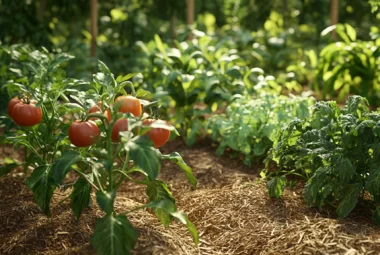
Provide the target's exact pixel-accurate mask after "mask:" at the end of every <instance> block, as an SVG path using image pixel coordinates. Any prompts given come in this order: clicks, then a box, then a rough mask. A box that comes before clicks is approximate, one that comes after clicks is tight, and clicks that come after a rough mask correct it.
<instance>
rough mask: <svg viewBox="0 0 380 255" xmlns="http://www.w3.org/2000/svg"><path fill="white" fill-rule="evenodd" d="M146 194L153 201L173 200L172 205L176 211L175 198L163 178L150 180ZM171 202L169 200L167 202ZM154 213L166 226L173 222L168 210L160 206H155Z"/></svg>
mask: <svg viewBox="0 0 380 255" xmlns="http://www.w3.org/2000/svg"><path fill="white" fill-rule="evenodd" d="M146 194H147V195H148V197H149V200H150V201H151V202H154V204H155V203H156V202H160V201H163V200H164V201H171V204H170V206H174V208H173V211H176V210H177V209H176V207H175V199H174V197H173V195H172V193H171V192H170V190H169V188H168V186H167V185H166V183H164V182H163V181H161V180H155V181H152V182H150V181H148V182H147V186H146ZM166 203H169V202H166ZM154 213H155V214H156V216H157V218H158V219H159V220H160V221H161V223H162V224H163V225H164V226H168V225H169V224H170V223H171V222H172V217H171V216H170V214H169V213H168V212H167V210H163V209H162V208H160V207H157V208H155V210H154Z"/></svg>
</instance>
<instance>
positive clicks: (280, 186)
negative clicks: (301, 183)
mask: <svg viewBox="0 0 380 255" xmlns="http://www.w3.org/2000/svg"><path fill="white" fill-rule="evenodd" d="M285 186H286V177H285V176H281V177H274V178H273V179H271V180H270V181H268V183H267V188H268V193H269V196H270V197H275V198H280V197H281V196H282V194H283V193H284V189H285Z"/></svg>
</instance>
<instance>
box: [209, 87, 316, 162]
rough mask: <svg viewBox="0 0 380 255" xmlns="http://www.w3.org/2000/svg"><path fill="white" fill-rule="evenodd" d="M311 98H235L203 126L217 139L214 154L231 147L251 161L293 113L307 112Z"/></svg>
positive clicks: (259, 154)
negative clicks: (217, 143) (217, 145)
mask: <svg viewBox="0 0 380 255" xmlns="http://www.w3.org/2000/svg"><path fill="white" fill-rule="evenodd" d="M313 102H314V100H313V98H308V97H297V96H290V97H288V96H282V95H273V94H262V95H260V96H259V97H257V98H256V97H254V98H252V97H250V96H246V97H243V98H237V99H236V100H235V101H233V102H232V103H231V104H230V105H229V106H228V107H227V109H226V113H225V114H216V115H214V116H212V117H211V118H210V119H208V121H207V124H206V128H207V129H208V130H209V132H211V137H212V139H213V140H214V141H218V142H219V147H218V149H217V154H218V155H222V154H223V153H224V151H225V149H226V148H227V147H228V148H231V149H233V150H234V151H235V154H237V155H239V154H243V155H244V163H245V164H247V165H251V164H252V161H253V160H254V158H257V157H262V156H264V155H265V153H266V152H267V151H268V149H269V148H271V147H272V144H273V141H274V140H275V137H276V133H277V132H278V131H279V130H280V129H281V127H283V126H284V125H285V124H286V123H288V122H289V121H290V120H291V119H293V118H294V117H297V118H300V119H304V118H306V117H308V115H309V106H310V105H312V104H313Z"/></svg>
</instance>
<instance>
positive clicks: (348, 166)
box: [332, 158, 356, 185]
mask: <svg viewBox="0 0 380 255" xmlns="http://www.w3.org/2000/svg"><path fill="white" fill-rule="evenodd" d="M332 170H333V172H335V173H336V174H337V176H338V178H339V180H341V184H342V185H344V184H345V183H349V181H350V180H351V179H352V178H353V176H354V174H355V173H356V169H355V166H353V165H352V163H351V161H350V160H349V159H347V158H340V159H338V160H337V162H336V163H335V165H334V166H333V167H332Z"/></svg>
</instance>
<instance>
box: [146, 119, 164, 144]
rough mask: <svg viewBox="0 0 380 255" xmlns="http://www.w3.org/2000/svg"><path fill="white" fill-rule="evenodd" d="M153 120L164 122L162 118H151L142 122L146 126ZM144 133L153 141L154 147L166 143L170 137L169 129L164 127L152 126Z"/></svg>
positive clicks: (153, 121)
mask: <svg viewBox="0 0 380 255" xmlns="http://www.w3.org/2000/svg"><path fill="white" fill-rule="evenodd" d="M155 122H164V121H162V120H153V119H146V120H144V121H143V124H144V125H146V126H150V125H151V124H152V123H155ZM146 135H147V136H148V137H149V138H150V140H152V141H153V143H154V147H156V148H158V147H161V146H162V145H164V144H165V143H167V141H168V140H169V138H170V130H169V129H166V128H152V129H151V130H149V131H148V132H147V133H146Z"/></svg>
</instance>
